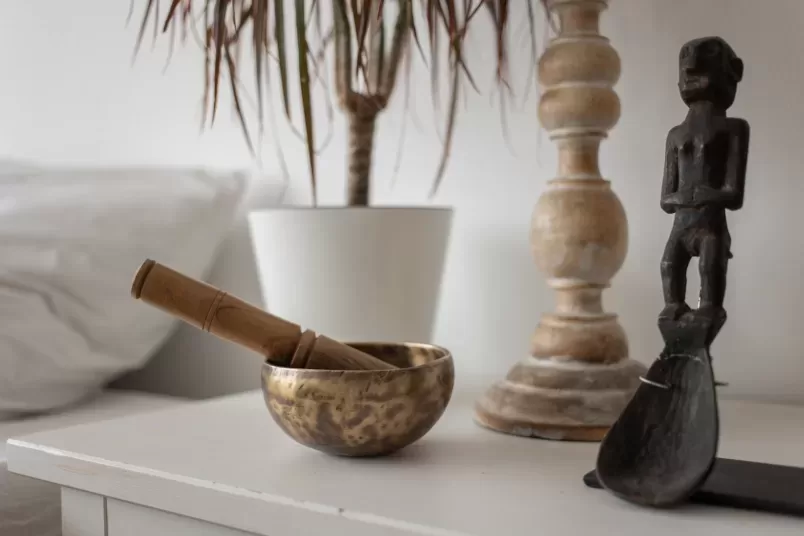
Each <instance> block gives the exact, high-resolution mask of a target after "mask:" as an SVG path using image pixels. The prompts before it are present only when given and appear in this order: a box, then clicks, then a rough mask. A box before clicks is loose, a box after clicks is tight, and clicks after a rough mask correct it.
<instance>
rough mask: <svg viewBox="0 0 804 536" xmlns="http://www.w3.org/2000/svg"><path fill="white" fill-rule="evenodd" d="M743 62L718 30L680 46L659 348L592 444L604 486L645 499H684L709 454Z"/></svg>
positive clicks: (667, 169)
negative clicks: (731, 112)
mask: <svg viewBox="0 0 804 536" xmlns="http://www.w3.org/2000/svg"><path fill="white" fill-rule="evenodd" d="M742 76H743V62H742V61H741V60H740V58H738V57H737V55H736V54H735V53H734V51H733V50H732V48H731V47H730V46H729V45H728V44H727V43H726V42H725V41H724V40H723V39H721V38H719V37H705V38H701V39H695V40H693V41H690V42H688V43H686V44H685V45H684V46H683V47H682V48H681V53H680V56H679V82H678V85H679V90H680V93H681V98H682V99H683V100H684V103H685V104H686V105H687V106H688V107H689V111H688V113H687V117H686V118H685V119H684V121H683V122H682V123H681V124H680V125H678V126H676V127H673V128H672V129H671V130H670V132H669V134H668V135H667V144H666V151H665V166H664V179H663V181H662V192H661V208H662V209H663V210H664V211H665V212H667V213H668V214H673V215H674V221H673V227H672V231H671V232H670V237H669V239H668V241H667V246H666V248H665V251H664V255H663V257H662V261H661V277H662V286H663V290H664V301H665V306H664V309H663V310H662V311H661V313H660V314H659V322H658V324H659V329H660V331H661V333H662V337H663V338H664V342H665V348H664V350H663V351H662V353H661V355H660V356H659V358H658V359H657V360H656V361H655V362H654V363H653V365H652V366H651V367H650V369H649V370H648V373H647V375H646V376H644V377H643V378H641V379H642V385H641V386H640V387H639V388H638V389H637V392H636V393H635V395H634V397H633V399H632V400H631V402H630V403H629V404H628V406H627V407H626V409H625V410H624V411H623V413H622V415H621V416H620V418H619V419H618V421H617V422H616V423H615V424H614V426H613V427H612V429H611V430H610V432H609V433H608V434H607V436H606V437H605V439H604V440H603V443H602V444H601V447H600V452H599V455H598V461H597V477H598V479H599V480H600V483H601V484H602V485H603V487H605V488H606V489H608V490H610V491H611V492H613V493H615V494H616V495H619V496H621V497H623V498H625V499H627V500H630V501H633V502H636V503H641V504H646V505H650V506H670V505H674V504H677V503H680V502H683V501H686V500H687V499H688V498H689V497H690V496H691V495H692V494H693V493H694V492H695V491H696V490H697V489H698V488H699V487H700V486H701V485H702V484H703V482H704V481H705V479H706V478H707V476H708V475H709V473H710V471H711V469H712V467H713V464H714V461H715V456H716V454H717V446H718V433H719V430H718V409H717V396H716V392H715V385H716V384H715V380H714V375H713V373H712V366H711V356H710V353H709V348H710V346H711V344H712V342H713V341H714V339H715V337H716V336H717V334H718V332H719V331H720V329H721V328H722V327H723V324H724V323H725V321H726V311H725V309H724V308H723V299H724V295H725V291H726V268H727V264H728V261H729V259H730V258H731V236H730V235H729V230H728V226H727V224H726V210H738V209H740V208H741V207H742V205H743V197H744V193H745V174H746V164H747V159H748V140H749V127H748V123H747V122H746V121H745V120H743V119H737V118H731V117H727V116H726V110H727V109H728V108H729V107H730V106H731V105H732V103H733V102H734V98H735V95H736V92H737V84H738V83H739V82H740V80H741V79H742ZM692 257H698V258H699V263H698V266H699V271H700V277H701V289H700V295H699V296H700V297H699V303H698V307H697V308H696V309H692V308H690V306H689V305H688V304H687V303H686V299H685V296H686V286H687V277H686V274H687V267H688V266H689V262H690V259H691V258H692Z"/></svg>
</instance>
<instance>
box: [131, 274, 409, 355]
mask: <svg viewBox="0 0 804 536" xmlns="http://www.w3.org/2000/svg"><path fill="white" fill-rule="evenodd" d="M131 295H132V296H133V297H134V298H135V299H139V300H143V301H144V302H146V303H148V304H149V305H152V306H154V307H156V308H158V309H161V310H162V311H165V312H166V313H169V314H171V315H173V316H175V317H177V318H180V319H181V320H183V321H185V322H187V323H188V324H190V325H192V326H194V327H196V328H198V329H201V330H204V331H208V332H210V333H212V334H213V335H216V336H218V337H220V338H222V339H225V340H228V341H231V342H234V343H236V344H239V345H241V346H244V347H246V348H248V349H250V350H253V351H255V352H257V353H259V354H261V355H263V356H264V357H265V359H266V361H267V362H268V363H270V364H271V365H274V366H282V367H291V368H307V369H329V370H380V369H393V368H396V367H395V366H394V365H391V364H389V363H386V362H385V361H382V360H380V359H377V358H376V357H374V356H371V355H369V354H367V353H365V352H361V351H359V350H357V349H356V348H353V347H351V346H348V345H346V344H343V343H340V342H338V341H335V340H333V339H330V338H328V337H325V336H323V335H318V334H317V333H315V332H314V331H312V330H309V329H308V330H305V331H302V329H301V327H300V326H299V325H298V324H294V323H293V322H288V321H287V320H285V319H283V318H279V317H277V316H275V315H272V314H270V313H268V312H266V311H263V310H262V309H260V308H259V307H255V306H254V305H251V304H250V303H246V302H244V301H243V300H241V299H239V298H236V297H234V296H232V295H230V294H228V293H226V292H223V291H222V290H219V289H217V288H215V287H213V286H211V285H208V284H206V283H204V282H201V281H197V280H195V279H193V278H191V277H188V276H186V275H184V274H181V273H179V272H177V271H175V270H172V269H171V268H168V267H167V266H164V265H161V264H159V263H157V262H154V261H152V260H150V259H149V260H146V261H145V262H144V263H143V264H142V266H141V267H140V269H139V270H138V271H137V273H136V275H135V276H134V282H133V284H132V286H131Z"/></svg>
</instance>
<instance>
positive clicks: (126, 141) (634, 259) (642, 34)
mask: <svg viewBox="0 0 804 536" xmlns="http://www.w3.org/2000/svg"><path fill="white" fill-rule="evenodd" d="M136 3H137V4H138V6H137V8H141V7H142V6H144V1H142V0H138V1H137V2H136ZM128 4H129V2H128V1H126V0H117V1H116V2H113V1H109V0H82V1H80V2H65V1H63V0H39V1H37V2H9V1H5V2H2V3H0V50H2V53H0V73H2V74H0V155H3V156H12V157H19V158H32V159H37V160H44V161H49V162H73V163H74V162H81V163H97V164H100V163H115V164H124V163H139V164H142V163H148V164H171V165H174V164H175V165H181V164H205V165H214V166H224V167H231V166H237V167H243V166H251V165H252V163H251V161H250V159H249V156H248V153H247V151H246V149H245V147H244V144H243V143H242V138H241V136H240V133H239V130H238V129H237V126H236V124H235V123H234V122H233V121H230V120H229V119H230V118H229V115H228V108H224V110H223V111H224V112H226V113H224V114H222V116H221V118H220V119H219V122H218V124H217V125H216V127H215V128H214V129H213V130H211V131H207V132H205V133H203V134H201V133H200V131H199V128H198V124H199V121H200V107H199V105H200V96H201V86H200V84H199V83H200V81H201V71H200V63H199V61H200V56H199V55H198V53H197V51H196V50H195V49H194V48H187V49H182V50H177V52H176V54H175V55H174V58H173V61H172V64H171V66H170V67H169V68H168V70H167V71H166V72H164V73H163V66H164V63H165V61H164V60H165V57H166V52H167V46H166V43H165V42H162V43H160V44H159V45H158V46H157V47H156V48H155V49H154V50H151V48H150V45H146V47H145V48H144V50H143V51H142V53H141V55H140V56H139V58H138V59H137V61H136V63H135V64H134V65H133V66H132V64H131V61H130V60H131V56H132V47H133V42H134V37H135V33H136V32H135V30H136V28H135V24H132V25H131V26H130V27H128V28H126V27H125V18H126V15H127V11H128ZM612 4H613V5H612V8H611V9H610V10H609V11H608V12H607V13H606V15H605V18H604V31H605V33H606V34H607V35H608V36H609V37H610V38H611V39H612V42H613V44H614V45H615V47H616V48H617V49H618V51H619V52H620V54H621V56H622V61H623V75H622V78H621V81H620V82H619V84H618V86H617V90H618V92H619V94H620V97H621V99H622V102H623V115H622V119H621V121H620V123H619V125H618V126H617V127H616V129H615V130H614V131H613V132H612V134H611V137H610V139H609V140H608V141H607V142H605V144H604V145H603V149H602V169H603V170H604V174H605V175H606V176H607V177H608V178H610V179H611V180H612V181H613V184H614V187H615V189H616V191H617V192H618V193H619V195H620V196H621V199H622V201H623V204H624V205H625V207H626V210H627V212H628V217H629V221H630V230H631V243H630V248H629V255H628V258H627V261H626V263H625V266H624V267H623V269H622V271H621V272H620V274H619V275H618V276H617V278H616V279H615V280H614V282H613V287H612V289H611V290H609V291H608V292H607V294H606V299H605V302H606V306H607V307H608V308H609V309H611V310H614V311H617V312H619V313H620V314H621V316H622V321H623V323H624V325H625V328H626V330H627V332H628V334H629V337H630V342H631V354H632V356H633V357H634V358H636V359H639V360H641V361H643V362H646V363H648V362H650V361H651V360H652V359H653V358H654V357H655V356H656V355H657V352H658V351H659V350H660V348H661V339H660V336H659V333H658V330H657V328H656V315H657V314H658V312H659V310H660V309H661V306H662V302H661V289H660V282H659V269H658V267H659V258H660V255H661V252H662V249H663V246H664V242H665V240H666V237H667V233H668V231H669V228H670V225H671V218H670V217H669V216H667V215H665V214H664V213H663V212H661V210H660V209H659V207H658V196H659V188H660V181H661V171H662V159H663V148H664V138H665V135H666V132H667V130H668V129H669V128H670V127H672V126H673V125H675V124H676V123H678V122H680V121H681V120H682V119H683V117H684V113H685V107H684V105H683V104H682V102H681V101H680V99H679V98H678V95H677V90H676V58H677V53H678V49H679V47H680V46H681V44H682V43H683V42H684V41H686V40H687V39H691V38H694V37H699V36H703V35H711V34H717V35H721V36H722V37H724V38H725V39H727V40H728V41H729V42H730V43H731V44H732V46H733V47H734V49H735V50H736V52H737V53H738V54H739V55H740V56H741V57H742V58H743V60H744V61H745V64H746V71H745V79H744V81H743V82H742V84H741V85H740V88H739V90H738V96H737V101H736V103H735V105H734V107H733V109H732V114H733V115H736V116H742V117H745V118H747V119H748V121H749V122H750V123H751V126H752V140H751V150H750V157H749V176H748V192H747V197H746V199H747V201H746V203H745V207H744V209H743V210H742V211H740V212H738V213H734V214H730V215H729V218H730V225H731V229H732V236H733V237H734V240H733V251H734V259H733V261H732V264H731V266H730V273H729V287H728V294H727V302H726V307H727V309H728V312H729V321H728V323H727V324H726V327H725V328H724V330H723V332H722V333H721V335H720V337H719V339H718V340H717V342H716V344H715V347H714V348H713V353H714V356H715V364H716V371H717V375H718V378H719V379H720V380H723V381H727V382H730V383H731V386H730V387H729V388H727V389H726V390H725V391H724V395H725V394H728V395H729V396H734V395H739V396H751V397H760V398H773V399H790V400H797V401H799V402H804V352H803V351H802V346H803V345H804V344H803V343H804V330H801V329H800V327H799V325H800V319H799V316H798V315H799V309H800V304H801V303H802V298H804V290H803V289H802V288H801V287H800V286H799V284H800V283H799V281H800V278H799V274H800V267H801V265H802V263H804V243H803V242H804V240H802V235H801V232H800V229H802V223H801V216H800V210H799V208H798V207H799V206H801V203H802V201H803V200H802V196H804V183H803V182H802V180H801V177H799V175H800V171H799V170H800V169H802V168H804V151H802V150H801V149H800V148H799V145H800V142H799V139H800V136H801V134H800V127H801V125H802V124H804V107H803V106H802V105H801V103H800V94H801V87H802V84H804V36H803V35H802V34H801V32H800V31H799V30H800V22H801V21H802V20H804V2H800V0H774V2H772V4H773V9H769V6H768V2H760V1H757V0H675V1H674V2H668V1H666V0H613V2H612ZM137 17H138V15H137V16H135V21H136V18H137ZM483 37H484V35H478V36H477V39H475V41H474V43H475V44H474V45H473V46H472V49H471V53H472V59H473V61H472V66H473V67H474V69H475V70H476V71H475V72H476V75H477V76H478V78H479V79H480V80H481V82H482V81H484V80H486V81H487V80H489V79H490V76H491V73H490V71H489V65H490V63H491V59H492V57H491V54H492V51H491V47H489V46H488V45H487V43H488V42H487V41H486V42H485V43H484V41H483ZM486 37H487V35H486ZM523 54H524V53H523ZM523 58H524V56H523V55H520V56H519V57H517V58H515V61H514V66H515V67H516V65H520V66H521V65H522V63H523V62H522V59H523ZM520 75H521V69H520ZM417 80H418V82H419V83H418V84H417V85H416V90H415V92H414V93H415V99H414V100H415V110H416V113H415V115H416V116H417V117H418V123H420V126H421V128H420V129H418V130H417V128H416V127H415V126H413V125H412V124H410V125H409V128H408V136H407V142H406V144H405V147H404V151H405V152H404V155H403V158H404V160H403V165H402V168H401V171H400V175H399V181H398V184H397V186H396V188H395V189H391V187H390V176H391V174H392V170H393V167H394V161H395V158H396V152H397V147H398V136H399V130H400V126H401V124H402V119H403V114H402V113H401V108H402V98H401V97H402V93H401V92H400V93H399V95H398V97H397V99H396V100H395V102H394V110H392V111H391V112H389V113H388V114H386V116H385V117H384V118H383V122H382V124H381V127H380V131H379V147H378V148H377V151H376V153H375V161H376V165H375V174H376V176H377V179H378V180H377V182H378V184H377V186H376V189H377V191H376V194H377V198H376V199H377V202H378V203H383V204H424V203H428V200H427V199H426V192H427V189H428V187H429V179H430V177H431V176H432V172H433V170H434V166H435V163H436V160H437V156H438V151H439V149H440V146H439V144H438V139H437V137H436V136H435V134H434V128H433V120H434V119H433V114H432V112H431V109H430V107H429V101H428V100H427V83H426V81H427V79H426V75H425V74H424V73H422V72H421V69H419V74H418V76H417ZM484 85H485V86H488V84H487V83H486V84H484ZM494 102H496V101H494V100H493V99H491V98H490V97H489V96H488V95H486V96H474V95H469V96H468V97H467V100H466V107H465V111H464V113H463V115H462V116H461V117H460V119H459V121H460V122H459V131H458V134H457V136H456V139H455V145H454V149H453V158H452V161H451V165H450V167H449V171H448V177H447V179H446V181H445V183H444V185H443V188H442V189H441V191H440V193H439V195H438V196H437V198H436V199H435V200H434V202H435V203H437V204H440V205H452V206H454V207H455V208H456V209H457V215H456V219H455V225H456V228H455V231H454V234H453V241H452V246H451V250H450V252H449V258H448V267H447V273H446V280H445V284H444V289H443V297H442V308H441V311H440V315H439V321H438V326H437V330H436V342H438V343H440V344H443V345H445V346H448V347H449V348H451V349H452V350H453V353H454V354H455V355H456V357H457V360H458V365H459V367H460V368H459V371H460V373H461V376H462V377H464V378H469V377H472V376H478V375H480V376H483V377H484V378H485V380H484V381H486V382H490V381H493V380H495V379H497V378H498V377H500V376H501V375H503V374H504V373H505V372H506V371H507V369H508V367H509V366H510V365H511V364H513V362H515V361H516V360H517V359H518V358H520V357H521V356H523V355H524V354H525V352H526V351H527V348H528V341H529V338H530V334H531V332H532V330H533V328H534V326H535V324H536V322H537V321H538V318H539V315H540V314H541V313H542V312H546V311H549V310H550V309H551V307H552V295H551V293H550V291H549V289H548V288H547V287H546V285H545V283H544V280H543V278H542V276H541V274H539V273H538V272H537V271H536V268H535V267H534V265H533V262H532V259H531V256H530V251H529V247H528V223H529V219H530V214H531V210H532V207H533V204H534V203H535V201H536V199H537V198H538V196H539V194H540V192H541V191H542V188H543V186H544V183H545V181H546V180H547V179H549V178H550V177H551V175H552V173H553V170H554V167H555V154H554V150H553V148H552V146H551V145H550V143H549V141H548V140H547V139H546V136H545V135H544V134H543V133H540V130H539V128H538V124H537V121H536V104H537V101H536V95H535V94H534V95H532V96H531V98H530V99H529V100H528V101H527V102H525V103H524V104H523V105H522V106H520V107H519V108H518V109H517V110H515V112H514V113H513V114H511V115H510V116H509V129H510V137H511V139H512V140H513V141H512V143H511V145H510V147H509V146H506V144H505V142H504V140H503V138H502V136H501V130H500V122H499V117H500V116H499V108H498V107H497V106H496V105H493V103H494ZM334 128H335V135H334V137H333V139H332V141H331V143H330V144H329V146H328V148H327V149H326V150H325V151H324V152H323V154H322V160H321V167H320V170H321V176H322V179H321V182H322V187H321V188H322V196H321V199H322V202H323V203H325V204H331V203H339V202H340V201H341V199H342V194H341V191H342V184H343V176H344V169H343V168H344V165H343V159H342V150H343V146H344V143H345V139H344V135H343V123H342V121H341V120H340V117H339V116H337V114H336V123H335V125H334ZM283 140H284V142H283V143H284V146H285V154H286V157H287V160H288V167H289V169H290V172H291V175H292V177H293V179H292V180H293V183H292V187H291V191H292V199H297V200H301V202H305V201H306V195H307V183H306V175H305V174H306V165H305V161H304V152H303V148H302V146H301V144H300V143H298V142H297V141H295V140H294V141H288V137H287V135H285V137H284V138H283ZM271 151H272V149H271V146H270V144H266V145H265V155H266V156H265V158H264V168H265V170H266V171H268V172H278V170H279V167H278V165H277V164H276V162H275V160H274V159H273V158H271V155H272V153H271ZM692 281H697V278H694V279H693V280H692ZM693 284H694V283H693Z"/></svg>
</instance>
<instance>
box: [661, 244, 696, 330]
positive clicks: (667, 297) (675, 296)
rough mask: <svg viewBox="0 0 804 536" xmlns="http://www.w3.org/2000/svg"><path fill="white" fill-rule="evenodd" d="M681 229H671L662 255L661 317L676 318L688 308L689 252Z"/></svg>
mask: <svg viewBox="0 0 804 536" xmlns="http://www.w3.org/2000/svg"><path fill="white" fill-rule="evenodd" d="M683 238H684V236H683V230H682V231H679V230H677V229H673V231H672V232H671V233H670V238H669V239H668V240H667V245H666V246H665V248H664V255H662V288H663V290H664V306H665V307H664V310H663V311H662V313H661V314H660V315H659V316H661V317H671V318H674V319H675V318H678V317H679V316H680V315H681V314H683V313H684V312H686V311H688V310H689V307H688V306H687V303H686V295H687V268H688V267H689V264H690V254H689V251H687V248H686V246H685V245H684V240H683Z"/></svg>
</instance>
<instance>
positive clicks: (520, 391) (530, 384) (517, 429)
mask: <svg viewBox="0 0 804 536" xmlns="http://www.w3.org/2000/svg"><path fill="white" fill-rule="evenodd" d="M645 371H646V368H645V366H644V365H643V364H641V363H639V362H637V361H634V360H631V359H623V360H621V361H618V362H616V363H610V364H596V363H587V362H580V361H573V360H557V359H544V358H536V357H528V358H525V359H523V360H522V361H520V362H519V363H517V364H516V365H514V367H513V368H512V369H511V370H510V372H509V373H508V375H507V376H506V378H505V379H504V380H502V381H499V382H497V383H495V384H494V385H492V386H491V387H490V388H489V389H488V390H487V391H486V393H485V394H484V395H483V396H482V397H481V398H480V400H478V402H477V404H476V406H475V421H476V422H477V423H478V424H480V425H481V426H484V427H486V428H489V429H491V430H495V431H497V432H502V433H506V434H512V435H518V436H523V437H534V438H541V439H555V440H562V441H600V440H601V439H603V436H605V435H606V433H607V432H608V430H609V427H610V426H611V425H612V424H613V423H614V422H615V421H616V420H617V418H618V417H619V415H620V412H622V410H623V408H625V406H626V405H627V404H628V401H629V400H630V399H631V397H632V396H633V394H634V392H635V391H636V388H637V386H638V385H639V383H640V382H639V377H640V376H641V375H643V374H644V373H645Z"/></svg>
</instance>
